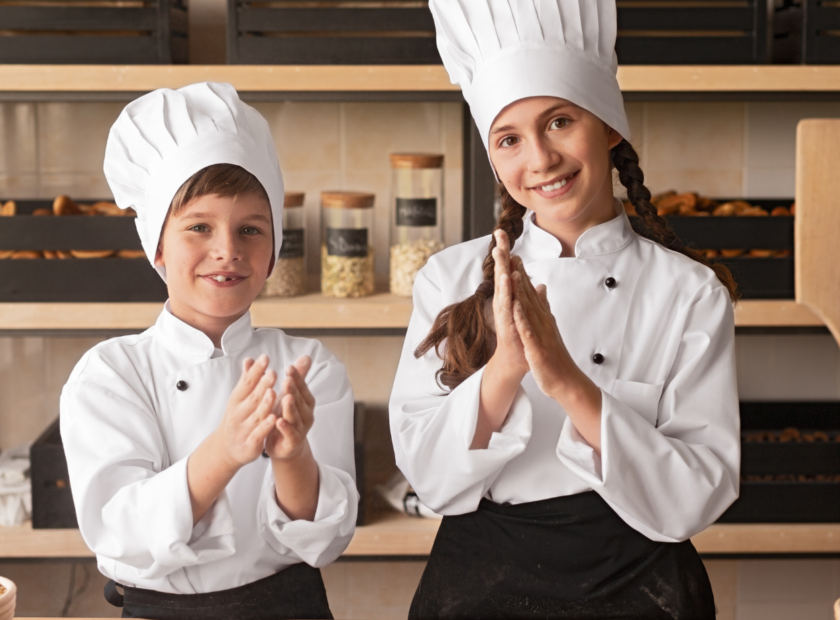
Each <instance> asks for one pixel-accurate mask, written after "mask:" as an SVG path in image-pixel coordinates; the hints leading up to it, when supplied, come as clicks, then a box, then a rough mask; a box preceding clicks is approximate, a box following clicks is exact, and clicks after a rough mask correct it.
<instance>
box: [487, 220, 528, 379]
mask: <svg viewBox="0 0 840 620" xmlns="http://www.w3.org/2000/svg"><path fill="white" fill-rule="evenodd" d="M493 235H494V236H495V238H496V247H495V248H493V260H494V261H495V265H496V266H495V273H494V280H495V289H494V293H493V322H494V329H495V332H496V350H495V352H494V353H493V359H492V360H491V361H492V362H493V365H494V366H495V365H498V367H499V368H500V369H504V372H505V373H508V374H509V375H510V377H511V378H512V379H515V381H514V382H515V383H516V384H517V385H518V384H519V383H520V382H521V381H522V378H523V377H524V376H525V374H526V373H527V372H528V369H529V368H528V361H527V359H526V357H525V349H524V347H523V346H522V340H521V338H520V336H519V332H518V331H517V329H516V323H515V320H514V316H513V302H514V299H513V286H512V283H511V258H510V240H509V239H508V236H507V233H505V231H503V230H497V231H495V232H494V233H493ZM517 260H518V259H517ZM520 262H521V261H520Z"/></svg>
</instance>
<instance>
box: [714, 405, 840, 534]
mask: <svg viewBox="0 0 840 620" xmlns="http://www.w3.org/2000/svg"><path fill="white" fill-rule="evenodd" d="M786 427H795V428H798V429H801V430H802V431H803V432H807V431H814V430H822V431H824V432H826V433H827V434H828V435H829V436H830V438H831V439H833V441H831V442H827V443H822V442H820V443H807V442H803V443H793V442H791V443H769V442H764V443H753V442H748V441H744V439H745V438H746V437H747V436H749V435H750V434H752V433H755V432H756V431H766V430H776V431H780V430H782V429H784V428H786ZM838 432H840V403H838V402H805V403H803V402H795V403H741V435H742V443H741V475H742V476H762V475H773V476H778V475H791V474H792V475H804V476H816V475H819V474H827V475H837V474H840V442H837V441H836V436H837V434H838ZM719 522H721V523H837V522H840V482H816V481H807V482H791V481H771V482H751V481H742V482H741V496H740V497H739V498H738V500H736V502H735V503H734V504H733V505H732V506H731V507H730V508H729V509H728V510H727V511H726V512H725V513H724V514H723V516H722V517H721V518H720V519H719Z"/></svg>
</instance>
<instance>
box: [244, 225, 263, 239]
mask: <svg viewBox="0 0 840 620" xmlns="http://www.w3.org/2000/svg"><path fill="white" fill-rule="evenodd" d="M242 234H243V235H247V236H249V237H253V236H254V235H261V234H262V231H261V230H260V229H259V228H256V227H255V226H246V227H245V228H243V229H242Z"/></svg>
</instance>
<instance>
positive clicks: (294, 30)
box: [227, 0, 441, 65]
mask: <svg viewBox="0 0 840 620" xmlns="http://www.w3.org/2000/svg"><path fill="white" fill-rule="evenodd" d="M360 4H361V6H360ZM370 4H375V6H365V5H364V3H358V2H348V1H343V0H342V1H338V2H328V3H327V2H321V1H320V0H300V1H298V2H294V3H292V4H291V5H290V6H283V5H278V4H277V3H271V2H252V1H249V0H228V20H227V32H228V40H227V59H228V63H230V64H293V65H374V64H379V65H396V64H400V65H425V64H440V62H441V60H440V55H439V54H438V51H437V44H436V42H435V25H434V20H433V19H432V14H431V12H430V11H429V8H428V7H427V6H416V5H417V3H410V4H409V5H406V3H405V2H402V1H400V0H382V1H381V2H377V3H370Z"/></svg>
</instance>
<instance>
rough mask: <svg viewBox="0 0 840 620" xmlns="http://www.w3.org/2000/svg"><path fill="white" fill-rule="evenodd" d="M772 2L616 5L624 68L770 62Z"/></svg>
mask: <svg viewBox="0 0 840 620" xmlns="http://www.w3.org/2000/svg"><path fill="white" fill-rule="evenodd" d="M767 1H768V0H737V1H733V2H719V1H716V0H618V2H617V7H618V39H617V40H616V46H615V48H616V53H617V54H618V61H619V62H620V63H621V64H625V65H649V64H653V65H703V64H715V65H718V64H723V65H732V64H760V63H765V62H767V61H768V60H769V48H770V44H771V40H772V39H771V38H768V34H767V33H768V30H767V21H768V20H767Z"/></svg>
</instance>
